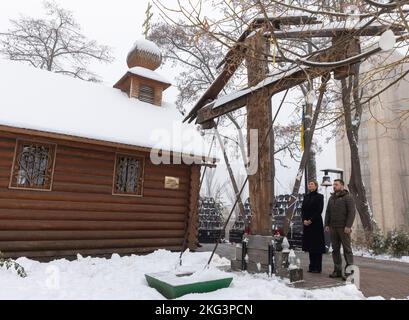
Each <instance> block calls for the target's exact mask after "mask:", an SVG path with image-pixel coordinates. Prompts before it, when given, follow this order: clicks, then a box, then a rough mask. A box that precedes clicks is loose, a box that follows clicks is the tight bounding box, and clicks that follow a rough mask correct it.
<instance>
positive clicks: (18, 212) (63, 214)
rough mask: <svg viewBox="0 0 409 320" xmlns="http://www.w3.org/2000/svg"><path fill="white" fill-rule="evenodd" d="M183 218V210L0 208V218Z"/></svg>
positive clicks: (117, 219) (105, 219)
mask: <svg viewBox="0 0 409 320" xmlns="http://www.w3.org/2000/svg"><path fill="white" fill-rule="evenodd" d="M185 219H186V214H185V213H184V212H181V213H169V212H164V211H157V212H104V211H101V212H99V211H70V210H59V211H58V210H24V209H0V220H88V221H99V220H101V221H185ZM0 223H1V222H0Z"/></svg>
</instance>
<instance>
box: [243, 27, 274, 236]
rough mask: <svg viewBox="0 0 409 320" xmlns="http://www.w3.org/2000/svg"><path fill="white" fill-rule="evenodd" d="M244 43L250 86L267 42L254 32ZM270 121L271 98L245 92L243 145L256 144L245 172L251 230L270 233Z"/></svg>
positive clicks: (264, 68) (258, 76) (263, 68)
mask: <svg viewBox="0 0 409 320" xmlns="http://www.w3.org/2000/svg"><path fill="white" fill-rule="evenodd" d="M248 44H249V46H250V47H251V48H252V52H254V53H255V54H254V56H250V55H249V56H247V57H246V65H247V74H248V82H249V85H250V86H253V85H256V84H258V83H259V82H260V81H262V80H263V79H265V78H266V75H267V73H268V64H267V59H266V58H265V52H266V51H267V48H268V42H267V41H266V40H265V39H264V38H263V36H262V34H256V35H255V36H253V37H251V38H250V39H248ZM271 124H272V110H271V99H270V97H269V95H268V92H266V90H258V91H255V92H253V94H250V95H249V96H248V101H247V145H248V150H250V143H256V144H257V150H258V157H256V159H252V161H257V163H258V167H257V170H256V172H255V173H252V174H250V175H248V181H249V195H250V205H251V224H250V231H251V234H252V235H254V234H258V235H263V236H269V235H271V232H272V230H271V224H272V221H271V213H272V205H273V194H274V192H273V182H274V181H273V172H272V164H273V161H274V158H273V154H274V151H273V150H274V149H273V148H274V136H273V130H269V128H270V127H271ZM253 130H257V132H256V133H257V141H256V142H254V141H250V137H251V136H252V133H253Z"/></svg>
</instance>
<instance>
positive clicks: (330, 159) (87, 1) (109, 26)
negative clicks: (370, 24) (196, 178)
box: [0, 0, 336, 192]
mask: <svg viewBox="0 0 409 320" xmlns="http://www.w3.org/2000/svg"><path fill="white" fill-rule="evenodd" d="M167 1H169V2H170V1H175V0H167ZM57 3H59V4H61V5H62V6H63V7H64V8H66V9H69V10H71V11H73V12H74V15H75V18H76V19H77V21H78V22H79V24H80V25H81V26H82V30H83V33H84V34H85V35H86V36H87V37H89V38H92V39H95V40H97V41H98V42H100V43H101V44H105V45H109V46H111V47H112V48H113V56H114V57H115V59H116V60H115V61H114V62H113V63H112V64H109V65H106V64H93V65H92V68H91V69H92V71H94V72H96V73H97V74H98V75H99V76H100V77H101V78H102V80H103V82H104V83H105V84H106V85H109V86H112V85H113V84H114V83H115V82H116V81H117V80H119V79H120V78H121V76H122V75H123V74H124V73H125V72H126V70H127V66H126V55H127V53H128V51H129V49H130V48H131V46H132V44H133V42H134V41H135V40H136V39H137V38H139V37H141V34H142V23H143V21H144V17H145V10H146V7H147V4H148V0H116V1H113V0H59V1H57ZM43 12H44V10H43V7H42V0H13V1H11V0H8V1H5V0H3V1H0V30H1V31H5V30H7V28H8V27H9V19H13V18H17V17H18V16H19V14H23V15H29V16H41V15H42V14H43ZM158 71H159V72H160V73H162V74H164V75H166V76H167V78H169V79H171V80H172V79H174V78H175V76H176V75H177V73H178V70H177V69H172V68H170V67H167V66H163V67H162V68H161V69H160V70H158ZM176 95H177V89H176V88H175V87H174V86H173V87H171V88H170V89H168V90H166V91H165V95H164V98H165V100H167V101H169V102H172V101H174V100H175V97H176ZM273 105H274V102H273ZM273 107H274V106H273ZM291 112H292V110H286V112H284V113H283V114H282V115H281V116H280V122H285V119H286V118H287V117H288V115H289V114H290V113H291ZM320 140H323V139H320ZM284 160H285V162H286V164H288V165H290V166H291V169H282V168H280V167H279V166H277V169H278V172H277V178H278V180H279V181H280V184H277V190H278V191H279V192H289V191H290V190H289V189H290V188H289V186H290V185H291V183H292V181H293V180H294V177H295V172H296V167H297V164H296V163H294V162H292V161H290V160H289V159H284ZM325 167H336V163H335V144H334V143H330V144H329V145H324V151H323V153H321V154H320V155H318V157H317V168H318V170H320V169H323V168H325ZM220 172H225V169H224V168H223V167H221V168H220ZM222 179H223V177H222V178H221V180H222Z"/></svg>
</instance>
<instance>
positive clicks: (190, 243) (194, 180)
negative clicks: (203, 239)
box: [186, 165, 200, 250]
mask: <svg viewBox="0 0 409 320" xmlns="http://www.w3.org/2000/svg"><path fill="white" fill-rule="evenodd" d="M190 177H191V178H190V197H189V210H188V225H187V230H186V232H187V235H186V236H187V247H188V248H189V249H190V250H195V249H196V248H197V243H198V236H199V217H198V214H197V207H198V201H199V193H200V190H199V185H200V166H197V165H195V166H192V168H191V174H190Z"/></svg>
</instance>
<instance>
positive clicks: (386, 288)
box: [198, 244, 409, 299]
mask: <svg viewBox="0 0 409 320" xmlns="http://www.w3.org/2000/svg"><path fill="white" fill-rule="evenodd" d="M213 247H214V245H213V244H202V247H201V248H199V250H198V251H212V250H213ZM216 253H217V254H218V255H220V256H222V257H226V258H227V259H232V258H234V254H235V250H234V246H233V245H231V244H219V246H218V249H217V251H216ZM296 254H297V256H298V257H299V258H300V259H301V262H302V265H303V266H304V280H305V281H304V282H303V283H299V284H295V285H294V286H295V287H300V288H306V289H314V288H317V287H318V288H322V287H327V286H328V287H332V286H337V285H343V284H344V282H343V281H339V280H333V279H330V278H329V277H328V274H329V273H331V272H332V270H333V269H332V268H333V263H332V257H331V255H330V254H325V255H324V257H323V273H322V274H311V273H308V272H306V269H307V267H306V266H308V255H307V254H306V253H304V252H296ZM354 260H355V261H354V262H355V264H356V265H357V266H358V267H359V269H360V278H361V281H360V284H361V291H362V293H363V294H364V295H365V296H366V297H372V296H382V297H384V298H385V299H390V298H397V299H402V298H407V297H408V296H409V264H408V263H404V262H394V261H384V260H375V259H371V258H363V257H355V258H354Z"/></svg>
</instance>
